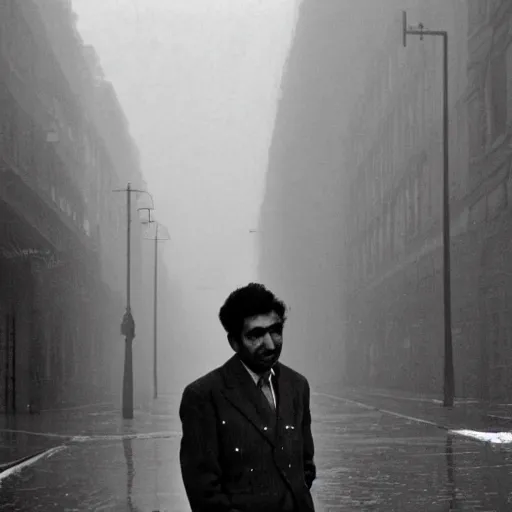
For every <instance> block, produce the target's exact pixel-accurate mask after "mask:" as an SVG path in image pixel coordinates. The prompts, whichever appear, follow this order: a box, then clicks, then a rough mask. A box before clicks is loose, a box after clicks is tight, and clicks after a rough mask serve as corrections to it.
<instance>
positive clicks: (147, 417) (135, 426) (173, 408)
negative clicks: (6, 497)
mask: <svg viewBox="0 0 512 512" xmlns="http://www.w3.org/2000/svg"><path fill="white" fill-rule="evenodd" d="M179 398H180V397H179V395H164V396H162V397H159V398H158V399H157V400H156V401H155V402H152V403H151V404H149V405H148V406H147V407H146V408H145V410H135V411H134V418H133V420H125V419H123V418H122V414H121V410H120V408H118V409H112V408H111V406H106V405H105V406H96V407H92V408H70V409H67V410H55V411H43V412H41V413H40V414H27V413H22V414H19V415H0V472H1V471H4V470H6V469H8V468H9V467H11V466H12V465H13V464H17V463H19V462H20V461H22V460H24V459H26V458H29V457H33V456H35V455H37V454H39V453H41V452H43V451H46V450H49V449H51V448H55V447H57V446H62V445H66V444H70V443H73V442H89V441H95V440H99V441H101V440H115V439H117V438H119V439H122V438H123V437H126V436H134V437H136V436H145V435H146V436H147V435H173V436H174V435H178V434H179V432H180V431H181V426H180V422H179V418H178V412H177V411H178V400H179Z"/></svg>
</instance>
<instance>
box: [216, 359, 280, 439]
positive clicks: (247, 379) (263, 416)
mask: <svg viewBox="0 0 512 512" xmlns="http://www.w3.org/2000/svg"><path fill="white" fill-rule="evenodd" d="M222 373H223V376H224V381H225V384H226V387H225V388H224V389H223V390H222V393H223V394H224V396H225V397H226V399H227V400H228V401H229V402H230V403H231V404H232V405H233V406H234V407H236V408H237V409H238V410H239V411H240V412H241V413H242V414H243V415H244V416H245V417H246V418H247V419H248V420H249V421H250V422H251V423H252V424H253V425H254V427H256V429H258V431H259V432H260V433H261V435H262V436H263V437H264V438H265V439H266V440H267V441H268V442H269V443H270V444H271V445H273V446H275V440H274V436H275V432H274V428H273V424H274V422H275V418H274V420H273V418H272V416H273V415H274V413H273V412H271V411H270V408H269V407H268V405H267V404H266V403H265V402H264V400H265V397H264V396H263V394H262V393H261V391H260V390H259V389H258V388H257V387H256V385H255V384H254V381H253V380H252V378H251V376H250V375H249V373H248V372H247V370H246V369H245V368H244V367H243V365H242V363H241V362H240V360H239V359H238V357H237V356H236V355H235V356H233V357H232V358H231V359H229V360H228V361H227V362H226V363H225V364H224V366H223V367H222Z"/></svg>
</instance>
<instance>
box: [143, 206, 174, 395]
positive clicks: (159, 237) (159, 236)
mask: <svg viewBox="0 0 512 512" xmlns="http://www.w3.org/2000/svg"><path fill="white" fill-rule="evenodd" d="M142 209H144V210H148V214H149V218H148V220H147V222H145V224H150V223H154V224H155V236H154V237H147V238H146V239H147V240H154V243H155V266H154V285H153V398H154V399H156V398H158V242H160V241H165V240H170V239H171V237H170V236H169V233H168V232H167V229H166V228H165V226H163V225H162V224H160V223H159V222H157V221H156V220H154V219H152V218H151V210H152V209H151V208H142Z"/></svg>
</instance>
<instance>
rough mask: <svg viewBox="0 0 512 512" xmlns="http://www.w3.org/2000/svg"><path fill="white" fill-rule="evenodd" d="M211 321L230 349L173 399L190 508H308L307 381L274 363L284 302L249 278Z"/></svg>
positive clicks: (284, 511) (231, 511)
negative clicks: (224, 334) (217, 325)
mask: <svg viewBox="0 0 512 512" xmlns="http://www.w3.org/2000/svg"><path fill="white" fill-rule="evenodd" d="M219 319H220V321H221V323H222V326H223V327H224V329H225V330H226V332H227V337H228V341H229V343H230V345H231V348H232V349H233V350H234V351H235V355H234V356H233V357H232V358H231V359H229V360H228V361H227V362H226V363H225V364H224V365H223V366H221V367H220V368H217V369H216V370H213V371H212V372H210V373H208V374H207V375H205V376H203V377H201V378H200V379H198V380H196V381H195V382H193V383H192V384H189V385H188V386H187V387H186V388H185V390H184V391H183V396H182V400H181V405H180V418H181V422H182V427H183V437H182V440H181V448H180V462H181V472H182V476H183V482H184V484H185V489H186V492H187V496H188V500H189V502H190V506H191V508H192V512H238V511H240V512H242V511H243V512H314V506H313V500H312V498H311V494H310V489H311V485H312V483H313V480H314V479H315V476H316V468H315V464H314V461H313V456H314V446H313V437H312V435H311V413H310V408H309V395H310V391H309V384H308V381H307V380H306V379H305V378H304V377H303V376H302V375H300V374H299V373H297V372H295V371H293V370H292V369H291V368H288V367H287V366H285V365H283V364H281V363H279V362H278V359H279V356H280V354H281V350H282V346H283V336H282V333H283V326H284V323H285V320H286V306H285V304H284V303H283V302H281V301H280V300H278V299H277V298H276V297H275V296H274V294H273V293H272V292H270V291H269V290H267V289H266V288H265V287H264V286H263V285H261V284H255V283H251V284H249V285H248V286H245V287H243V288H239V289H238V290H235V291H234V292H233V293H231V295H230V296H229V297H228V298H227V300H226V302H225V303H224V305H223V306H222V308H221V309H220V312H219Z"/></svg>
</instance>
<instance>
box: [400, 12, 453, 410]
mask: <svg viewBox="0 0 512 512" xmlns="http://www.w3.org/2000/svg"><path fill="white" fill-rule="evenodd" d="M402 32H403V45H404V47H405V46H406V45H407V36H408V35H416V36H420V39H421V40H423V37H424V36H440V37H441V38H442V41H443V291H444V293H443V299H444V300H443V303H444V386H443V391H444V400H443V405H444V406H445V407H452V406H453V402H454V395H455V377H454V368H453V343H452V314H451V276H450V266H451V265H450V180H449V159H448V32H447V31H446V30H426V29H425V28H424V26H423V24H421V23H420V24H419V25H418V27H411V26H409V25H407V13H406V12H405V11H402Z"/></svg>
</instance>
